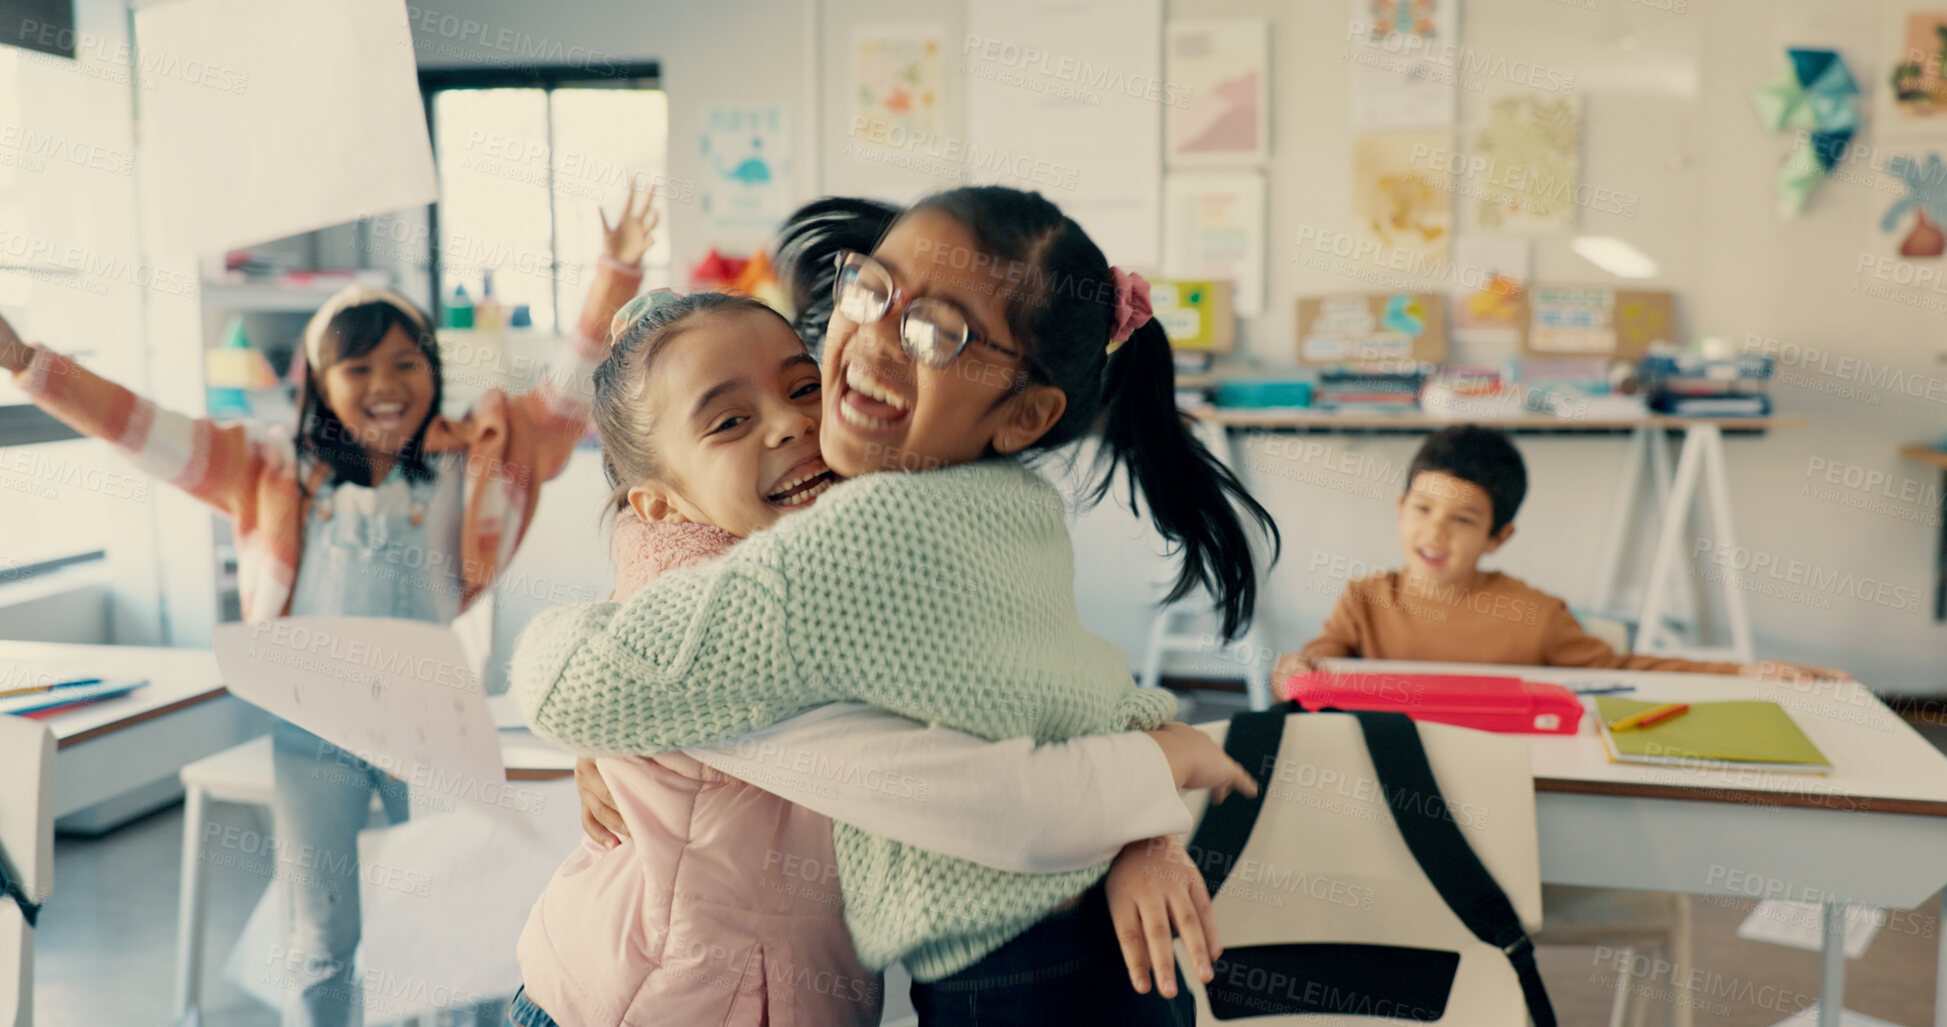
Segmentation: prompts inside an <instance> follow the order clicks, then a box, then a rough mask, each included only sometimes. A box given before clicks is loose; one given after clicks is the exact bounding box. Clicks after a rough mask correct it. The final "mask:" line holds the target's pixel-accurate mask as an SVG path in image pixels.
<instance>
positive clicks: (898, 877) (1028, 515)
mask: <svg viewBox="0 0 1947 1027" xmlns="http://www.w3.org/2000/svg"><path fill="white" fill-rule="evenodd" d="M866 236H871V237H872V240H873V241H871V242H869V243H867V244H865V246H864V247H861V246H860V245H858V244H857V243H856V242H855V240H858V239H860V238H863V237H866ZM834 243H836V245H834ZM845 248H851V249H855V250H859V252H860V253H866V252H868V251H869V259H859V258H858V256H857V255H851V256H840V255H839V254H838V253H836V252H834V251H836V250H842V249H845ZM782 256H783V257H784V259H785V260H786V261H787V262H788V263H790V264H791V265H792V266H793V267H797V266H799V265H801V264H803V263H804V262H805V261H811V262H812V263H811V266H814V267H815V266H816V264H817V263H819V262H825V261H829V267H830V270H829V271H828V272H823V273H822V275H809V276H807V277H809V278H811V279H812V282H813V284H814V285H815V284H816V282H817V279H818V278H820V277H824V276H828V277H829V278H830V279H831V289H832V292H831V293H830V294H829V301H828V302H829V303H830V310H831V316H830V320H829V322H828V324H827V326H826V329H825V331H824V333H823V335H822V344H823V347H822V348H823V354H822V356H823V361H822V365H823V366H822V369H821V370H822V383H821V384H822V388H821V391H822V394H823V395H822V401H821V402H822V406H823V410H824V418H823V423H822V425H821V427H820V429H819V450H820V454H821V456H822V458H823V460H824V462H825V464H826V465H827V466H828V467H829V468H830V469H831V470H833V471H834V472H836V473H837V474H839V475H841V476H844V477H846V478H848V479H850V480H848V481H845V482H843V483H840V484H836V485H833V486H831V487H829V488H828V489H827V490H826V491H825V492H824V494H823V495H821V496H820V497H819V499H818V502H817V505H816V506H815V507H813V508H812V509H810V510H807V511H805V512H803V513H801V514H799V515H797V516H794V517H790V518H785V519H783V520H781V521H780V522H779V523H778V524H777V525H775V526H774V527H772V528H770V529H768V530H766V531H764V532H761V533H758V534H756V535H753V536H751V537H750V538H748V539H746V540H745V541H744V542H743V543H741V544H739V545H738V546H736V547H734V548H733V549H731V550H730V551H729V552H728V553H726V554H725V555H724V556H723V557H722V558H720V559H718V560H716V561H714V562H712V563H710V564H708V565H706V566H702V567H697V568H693V569H686V570H681V571H676V572H673V573H670V574H666V575H663V576H661V577H659V578H658V579H656V580H655V581H653V582H650V583H649V584H648V585H646V586H645V587H643V588H642V589H641V590H640V591H638V592H637V593H636V594H635V595H634V596H633V597H632V598H630V599H628V600H627V601H625V602H622V603H619V604H618V603H596V604H590V605H587V606H582V607H558V608H555V609H552V610H549V611H545V612H544V613H543V614H542V615H541V616H540V617H537V618H536V619H535V621H534V623H533V624H532V625H531V626H530V627H529V628H528V631H527V632H526V634H524V635H523V637H522V639H521V641H520V643H519V645H518V647H517V649H516V651H515V654H514V659H513V662H512V666H511V675H510V676H511V681H512V691H513V692H514V693H515V695H516V697H517V700H518V701H519V702H520V704H521V707H522V710H523V712H524V714H525V715H526V716H527V718H528V721H529V722H530V723H531V724H532V725H533V726H534V728H535V730H536V731H537V732H538V733H540V734H542V735H544V736H546V737H548V738H551V739H553V740H555V741H557V742H559V743H561V744H564V745H567V746H570V747H572V748H576V749H580V750H583V751H588V752H598V753H653V752H661V751H665V750H668V749H671V748H676V747H680V746H685V745H694V744H699V743H703V742H708V741H713V740H717V739H722V738H725V737H729V736H733V735H737V734H739V733H742V732H748V731H752V730H755V729H758V728H761V727H764V726H765V725H768V724H772V723H775V722H777V721H779V720H782V719H783V718H785V717H787V716H789V715H791V714H792V713H794V712H796V711H798V710H801V709H803V708H805V707H807V706H812V705H816V704H819V703H826V702H837V701H847V700H850V701H859V702H866V703H870V704H873V705H876V706H880V707H883V708H885V709H887V710H890V711H893V712H896V713H900V714H903V715H905V716H908V717H912V718H914V719H918V720H922V721H926V722H928V723H934V724H942V725H945V726H950V727H955V728H958V729H960V730H962V731H967V732H970V733H973V734H976V735H980V736H983V737H987V738H992V739H1007V738H1028V739H1033V740H1035V741H1036V742H1052V741H1061V740H1065V739H1069V738H1074V737H1077V736H1083V735H1090V734H1103V733H1108V732H1114V731H1122V730H1128V729H1131V728H1136V729H1145V728H1154V727H1157V726H1159V725H1161V724H1163V723H1164V722H1166V721H1168V720H1169V719H1170V718H1171V716H1172V715H1173V714H1174V713H1175V701H1174V699H1173V698H1172V697H1171V696H1170V695H1169V694H1167V693H1165V692H1161V691H1142V690H1138V689H1137V688H1135V687H1134V684H1133V682H1132V681H1131V678H1130V674H1129V666H1128V661H1127V658H1126V657H1125V656H1124V655H1123V653H1122V652H1121V651H1120V650H1118V649H1117V648H1116V647H1115V646H1113V645H1112V644H1110V643H1109V642H1107V641H1106V640H1103V639H1101V638H1099V637H1097V636H1095V635H1093V634H1090V633H1089V632H1088V631H1087V630H1085V629H1084V628H1083V627H1082V625H1081V620H1080V617H1079V615H1078V613H1077V611H1076V609H1075V600H1074V582H1073V568H1074V557H1073V553H1072V551H1071V549H1070V546H1069V540H1068V532H1067V526H1066V521H1065V518H1064V514H1065V504H1064V503H1063V500H1062V497H1061V496H1060V494H1059V493H1057V492H1056V490H1055V489H1054V487H1053V486H1051V485H1050V484H1049V483H1048V482H1047V481H1046V480H1045V479H1044V478H1042V477H1041V476H1040V475H1039V474H1038V473H1037V472H1036V471H1035V470H1033V469H1032V467H1031V466H1030V462H1031V461H1032V460H1033V458H1034V457H1036V456H1038V455H1041V454H1044V453H1046V452H1048V451H1050V450H1052V449H1056V448H1058V447H1061V446H1063V445H1065V444H1067V443H1070V442H1073V441H1076V440H1079V439H1081V438H1082V437H1083V436H1086V435H1094V436H1097V438H1098V440H1099V448H1098V453H1099V458H1100V461H1101V465H1100V466H1099V467H1098V470H1099V471H1101V472H1103V474H1102V477H1101V479H1100V480H1099V481H1098V482H1097V483H1096V484H1095V485H1094V486H1093V487H1092V488H1091V489H1090V490H1089V492H1088V494H1087V498H1089V499H1091V500H1095V499H1100V498H1101V496H1102V495H1104V494H1105V493H1106V492H1107V489H1108V487H1109V484H1108V483H1109V480H1110V476H1111V475H1112V474H1113V473H1114V472H1115V471H1116V470H1117V469H1118V468H1120V469H1122V470H1123V471H1124V472H1126V473H1127V475H1128V480H1129V483H1130V502H1131V503H1132V505H1133V504H1135V503H1136V501H1137V497H1138V495H1140V497H1141V509H1143V510H1144V511H1145V512H1146V513H1147V515H1148V516H1149V518H1150V520H1151V521H1152V522H1153V523H1155V524H1156V526H1157V528H1158V529H1159V530H1160V531H1161V532H1162V534H1163V535H1164V537H1165V538H1166V539H1168V540H1169V541H1170V542H1171V543H1172V544H1173V545H1174V546H1175V547H1176V550H1177V554H1178V557H1179V559H1180V561H1181V564H1182V566H1181V568H1180V569H1179V572H1178V576H1177V580H1176V585H1175V589H1174V590H1173V593H1172V598H1179V597H1181V596H1183V595H1186V594H1187V593H1188V592H1189V591H1191V590H1192V589H1195V588H1198V587H1203V588H1205V589H1207V590H1209V591H1210V593H1211V594H1212V595H1213V596H1214V597H1215V598H1216V601H1217V608H1218V611H1219V614H1220V618H1221V621H1222V626H1223V631H1224V633H1225V634H1226V635H1227V636H1230V637H1235V636H1236V635H1237V634H1238V633H1240V632H1241V631H1242V630H1243V628H1244V627H1245V625H1246V624H1247V623H1248V622H1249V619H1250V616H1251V612H1252V607H1253V604H1254V600H1255V596H1256V580H1255V576H1254V572H1253V568H1252V561H1251V551H1250V540H1249V535H1248V533H1247V531H1246V528H1245V521H1246V520H1247V519H1248V520H1252V521H1255V522H1257V524H1258V525H1259V526H1260V527H1261V528H1262V529H1263V530H1264V531H1265V532H1266V533H1267V535H1269V536H1270V537H1271V538H1272V540H1274V542H1275V538H1276V530H1275V527H1274V526H1273V525H1272V524H1271V519H1270V517H1269V515H1268V514H1267V513H1266V512H1265V511H1264V509H1263V508H1262V507H1261V506H1259V505H1258V504H1257V503H1256V502H1255V501H1254V500H1252V499H1251V498H1250V496H1249V495H1248V493H1247V492H1246V491H1245V490H1244V488H1243V486H1242V485H1241V484H1240V483H1239V482H1238V481H1237V479H1236V478H1235V477H1234V476H1232V475H1231V474H1230V473H1229V472H1228V471H1227V470H1226V469H1225V468H1224V467H1223V466H1222V464H1221V463H1219V462H1218V461H1217V460H1216V459H1215V458H1214V457H1213V456H1212V455H1211V454H1210V453H1209V452H1207V451H1206V450H1205V449H1204V448H1203V446H1202V445H1201V444H1199V443H1198V442H1197V441H1196V439H1195V438H1194V436H1193V435H1192V434H1191V433H1190V431H1189V429H1188V427H1187V426H1186V425H1185V423H1184V421H1183V420H1182V417H1181V415H1179V414H1178V412H1177V410H1176V407H1175V395H1174V367H1173V364H1172V361H1171V356H1170V352H1169V341H1168V339H1167V337H1166V336H1165V335H1164V333H1163V330H1162V327H1161V326H1160V325H1158V324H1156V323H1155V321H1154V320H1153V319H1152V318H1151V317H1150V316H1149V309H1148V296H1147V285H1146V284H1144V283H1143V282H1142V281H1141V279H1140V278H1138V277H1136V276H1134V275H1129V274H1127V273H1124V272H1121V271H1118V270H1115V269H1113V268H1111V267H1110V266H1109V264H1108V261H1107V260H1106V259H1105V258H1104V257H1103V255H1102V252H1101V251H1100V249H1098V248H1097V247H1096V246H1095V244H1094V243H1093V242H1092V241H1090V240H1089V238H1088V236H1087V234H1086V233H1084V232H1083V231H1082V229H1081V228H1080V226H1078V225H1077V224H1075V222H1074V221H1073V220H1071V219H1069V218H1067V217H1066V216H1064V215H1063V214H1062V213H1061V211H1060V210H1059V209H1058V208H1056V207H1055V206H1054V205H1053V204H1052V203H1049V202H1048V201H1047V200H1045V199H1043V198H1042V197H1041V196H1039V195H1037V194H1033V193H1025V192H1020V191H1017V190H1013V189H1006V188H1001V187H992V186H988V187H972V188H965V189H956V190H952V191H950V192H946V193H942V194H939V195H937V196H933V197H930V198H928V199H926V200H923V201H921V202H920V203H919V204H918V205H916V206H915V207H913V208H911V209H910V210H907V211H904V212H899V213H897V214H896V215H895V214H894V212H891V211H889V210H885V209H884V208H875V207H874V206H873V205H871V204H860V203H850V202H844V201H840V202H835V203H828V204H823V205H814V206H813V208H811V209H808V210H807V211H805V212H802V213H801V215H800V216H799V217H798V218H795V219H794V221H793V223H792V224H791V225H789V226H787V230H786V244H785V246H784V247H783V253H782ZM801 291H804V290H803V289H802V287H801ZM885 472H910V473H885ZM1240 509H1241V510H1242V514H1241V515H1240V512H1239V511H1240ZM943 583H945V584H946V585H950V586H951V587H944V586H943ZM1049 786H1050V787H1051V788H1061V787H1064V786H1065V787H1070V788H1076V789H1080V790H1083V791H1084V793H1086V790H1087V789H1090V788H1094V787H1097V785H1096V784H1095V783H1093V782H1088V781H1069V782H1061V781H1051V782H1049ZM833 841H834V848H835V853H836V857H837V864H838V867H839V878H840V881H841V883H842V885H843V893H844V897H845V915H846V922H847V924H848V926H849V927H850V928H851V934H852V939H853V941H854V943H855V945H856V948H857V951H858V955H859V957H860V959H861V961H862V962H863V963H864V964H865V965H866V966H868V967H874V968H876V967H881V966H884V965H887V964H889V963H891V962H893V961H895V960H898V961H903V962H905V964H906V966H907V968H908V969H909V970H910V971H911V972H912V975H913V977H914V979H915V981H916V984H915V986H914V1000H915V1005H916V1006H917V1007H918V1008H919V1010H920V1014H921V1019H922V1022H923V1023H926V1024H929V1025H930V1024H942V1025H944V1024H960V1023H973V1022H979V1023H988V1024H995V1023H1091V1022H1100V1023H1119V1024H1123V1023H1126V1024H1151V1023H1155V1024H1164V1023H1172V1022H1185V1021H1186V1019H1187V1015H1188V1014H1187V1010H1186V1008H1185V1007H1186V1006H1187V996H1185V995H1184V994H1183V993H1182V989H1181V988H1180V986H1179V983H1178V978H1177V974H1176V972H1175V970H1174V961H1173V959H1172V958H1171V957H1170V956H1169V947H1168V934H1169V926H1168V923H1167V922H1166V921H1173V922H1174V923H1175V926H1176V929H1177V931H1178V932H1179V933H1180V934H1181V935H1182V937H1183V940H1184V943H1185V949H1186V951H1188V952H1189V953H1190V955H1191V959H1192V961H1193V964H1194V967H1195V969H1196V971H1197V972H1198V974H1199V976H1202V977H1203V978H1204V979H1206V980H1208V979H1209V975H1210V967H1209V962H1210V958H1211V955H1213V954H1215V953H1216V952H1218V951H1220V946H1218V945H1217V944H1216V942H1215V939H1214V938H1213V937H1211V936H1210V925H1209V924H1208V922H1207V908H1208V907H1207V905H1205V906H1203V909H1202V911H1201V914H1200V912H1199V910H1198V908H1197V903H1196V901H1195V900H1196V892H1197V891H1200V889H1201V880H1200V879H1199V878H1197V876H1196V874H1195V872H1194V869H1193V868H1189V867H1188V866H1187V864H1186V861H1185V860H1183V858H1182V857H1181V855H1180V850H1173V849H1171V848H1170V847H1169V846H1168V845H1167V844H1158V845H1149V844H1148V843H1136V847H1135V848H1131V849H1125V850H1124V856H1123V857H1122V859H1121V860H1119V861H1118V867H1117V870H1116V876H1117V877H1118V878H1119V880H1120V881H1121V882H1122V883H1123V884H1125V885H1126V886H1127V887H1126V889H1121V890H1123V891H1126V892H1127V894H1129V895H1132V896H1135V898H1133V899H1132V900H1131V904H1130V908H1128V909H1126V910H1125V911H1122V912H1112V911H1111V903H1112V898H1113V897H1112V896H1110V895H1109V894H1107V890H1105V888H1104V887H1103V884H1102V882H1103V879H1104V878H1105V877H1106V876H1110V874H1111V871H1110V866H1109V864H1107V863H1103V864H1099V865H1096V866H1091V867H1087V868H1084V869H1081V870H1076V871H1071V872H1067V873H1054V874H1024V873H1017V872H1010V871H1003V870H999V869H994V868H990V867H986V866H982V865H978V864H974V863H971V862H968V861H965V860H960V859H957V858H955V857H951V856H947V855H943V854H938V853H933V852H929V851H925V850H921V849H917V848H914V847H912V846H909V845H905V844H902V843H900V842H898V841H895V840H893V839H889V838H886V837H884V836H883V835H877V834H872V833H869V832H866V831H863V830H860V829H858V828H855V827H852V826H849V825H845V824H839V825H837V826H835V827H834V829H833ZM1125 867H1126V868H1127V869H1126V872H1125ZM1186 870H1187V871H1188V872H1187V873H1185V872H1184V871H1186ZM1171 885H1173V887H1170V886H1171ZM1112 918H1113V919H1114V920H1115V921H1116V922H1118V923H1120V924H1122V925H1123V926H1124V928H1125V929H1124V930H1123V931H1122V932H1118V931H1117V930H1116V929H1114V928H1113V927H1112V926H1111V924H1112ZM1138 921H1140V926H1138V925H1137V922H1138ZM1159 930H1160V934H1159ZM1145 932H1147V938H1146V939H1145V937H1144V935H1145ZM1119 933H1121V934H1123V935H1125V936H1126V937H1127V938H1128V939H1129V940H1128V941H1127V943H1126V944H1124V945H1123V946H1122V949H1121V950H1120V951H1119V949H1118V934H1119ZM1145 941H1147V944H1144V942H1145ZM1125 962H1126V963H1127V964H1128V965H1129V968H1130V971H1131V972H1130V973H1125V971H1124V963H1125ZM1139 966H1141V967H1143V968H1145V969H1147V968H1152V967H1153V972H1154V974H1155V976H1156V980H1157V990H1158V991H1160V992H1161V993H1162V994H1161V995H1158V994H1156V993H1154V992H1148V991H1147V987H1146V984H1138V986H1137V987H1141V988H1143V991H1142V992H1140V993H1139V991H1138V990H1137V987H1131V985H1132V983H1135V982H1134V981H1132V977H1134V976H1136V975H1135V974H1134V971H1135V970H1136V969H1137V968H1138V967H1139ZM1147 976H1148V975H1147V974H1143V975H1141V979H1142V980H1144V981H1146V979H1147ZM1165 996H1167V997H1168V998H1166V997H1165ZM1170 999H1174V1000H1175V1001H1170Z"/></svg>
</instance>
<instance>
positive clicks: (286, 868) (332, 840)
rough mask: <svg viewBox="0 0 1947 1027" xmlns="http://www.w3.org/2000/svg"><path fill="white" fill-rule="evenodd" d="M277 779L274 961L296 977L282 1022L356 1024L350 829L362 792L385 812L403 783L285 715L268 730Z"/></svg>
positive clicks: (357, 824)
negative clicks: (278, 892) (281, 929)
mask: <svg viewBox="0 0 1947 1027" xmlns="http://www.w3.org/2000/svg"><path fill="white" fill-rule="evenodd" d="M271 753H272V758H271V767H272V770H273V774H274V777H275V779H276V784H277V794H276V799H275V800H273V802H272V813H273V816H274V817H275V819H276V834H277V839H278V867H277V872H278V874H279V875H281V876H283V877H284V878H285V883H286V885H287V890H288V892H289V894H290V900H291V905H290V935H289V949H288V951H287V952H286V953H285V954H284V958H283V959H280V960H279V963H280V964H281V965H282V966H283V967H285V968H286V969H287V970H289V971H291V976H293V977H295V978H296V979H297V984H296V988H297V990H296V991H295V993H294V994H292V995H290V996H289V997H288V999H287V1001H286V1002H285V1003H284V1025H285V1027H356V1025H357V1024H358V1023H359V1022H360V1021H359V1017H358V1016H357V1014H356V1009H357V1000H356V997H357V995H358V994H359V993H360V991H361V988H360V984H359V981H358V979H357V977H356V975H354V974H353V973H352V957H353V956H354V954H355V953H356V952H357V949H358V935H359V926H360V924H359V910H358V832H359V831H361V830H364V828H365V825H366V824H367V823H368V822H369V821H370V819H371V810H372V792H374V791H377V792H378V793H379V799H380V801H382V802H383V803H384V804H385V812H386V816H387V817H388V818H389V819H390V820H391V821H392V822H393V823H395V824H396V823H402V822H404V821H405V819H406V817H407V815H408V814H409V812H410V810H411V806H410V798H409V795H408V792H407V788H406V785H405V782H403V781H397V780H394V779H393V778H390V777H387V776H386V775H385V774H384V773H382V772H380V771H379V770H378V769H377V768H375V767H373V766H371V765H370V764H367V763H364V762H362V761H360V760H358V759H357V758H356V757H354V756H352V755H351V754H350V753H349V752H346V751H345V750H343V749H340V748H339V747H337V746H335V745H333V744H331V743H330V742H327V741H325V740H324V739H322V738H319V737H318V736H317V735H314V734H312V733H311V732H309V731H306V730H304V729H303V728H301V727H298V726H297V725H296V724H292V723H290V722H288V721H283V720H280V721H278V722H277V724H276V725H275V726H274V727H273V728H272V729H271Z"/></svg>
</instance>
